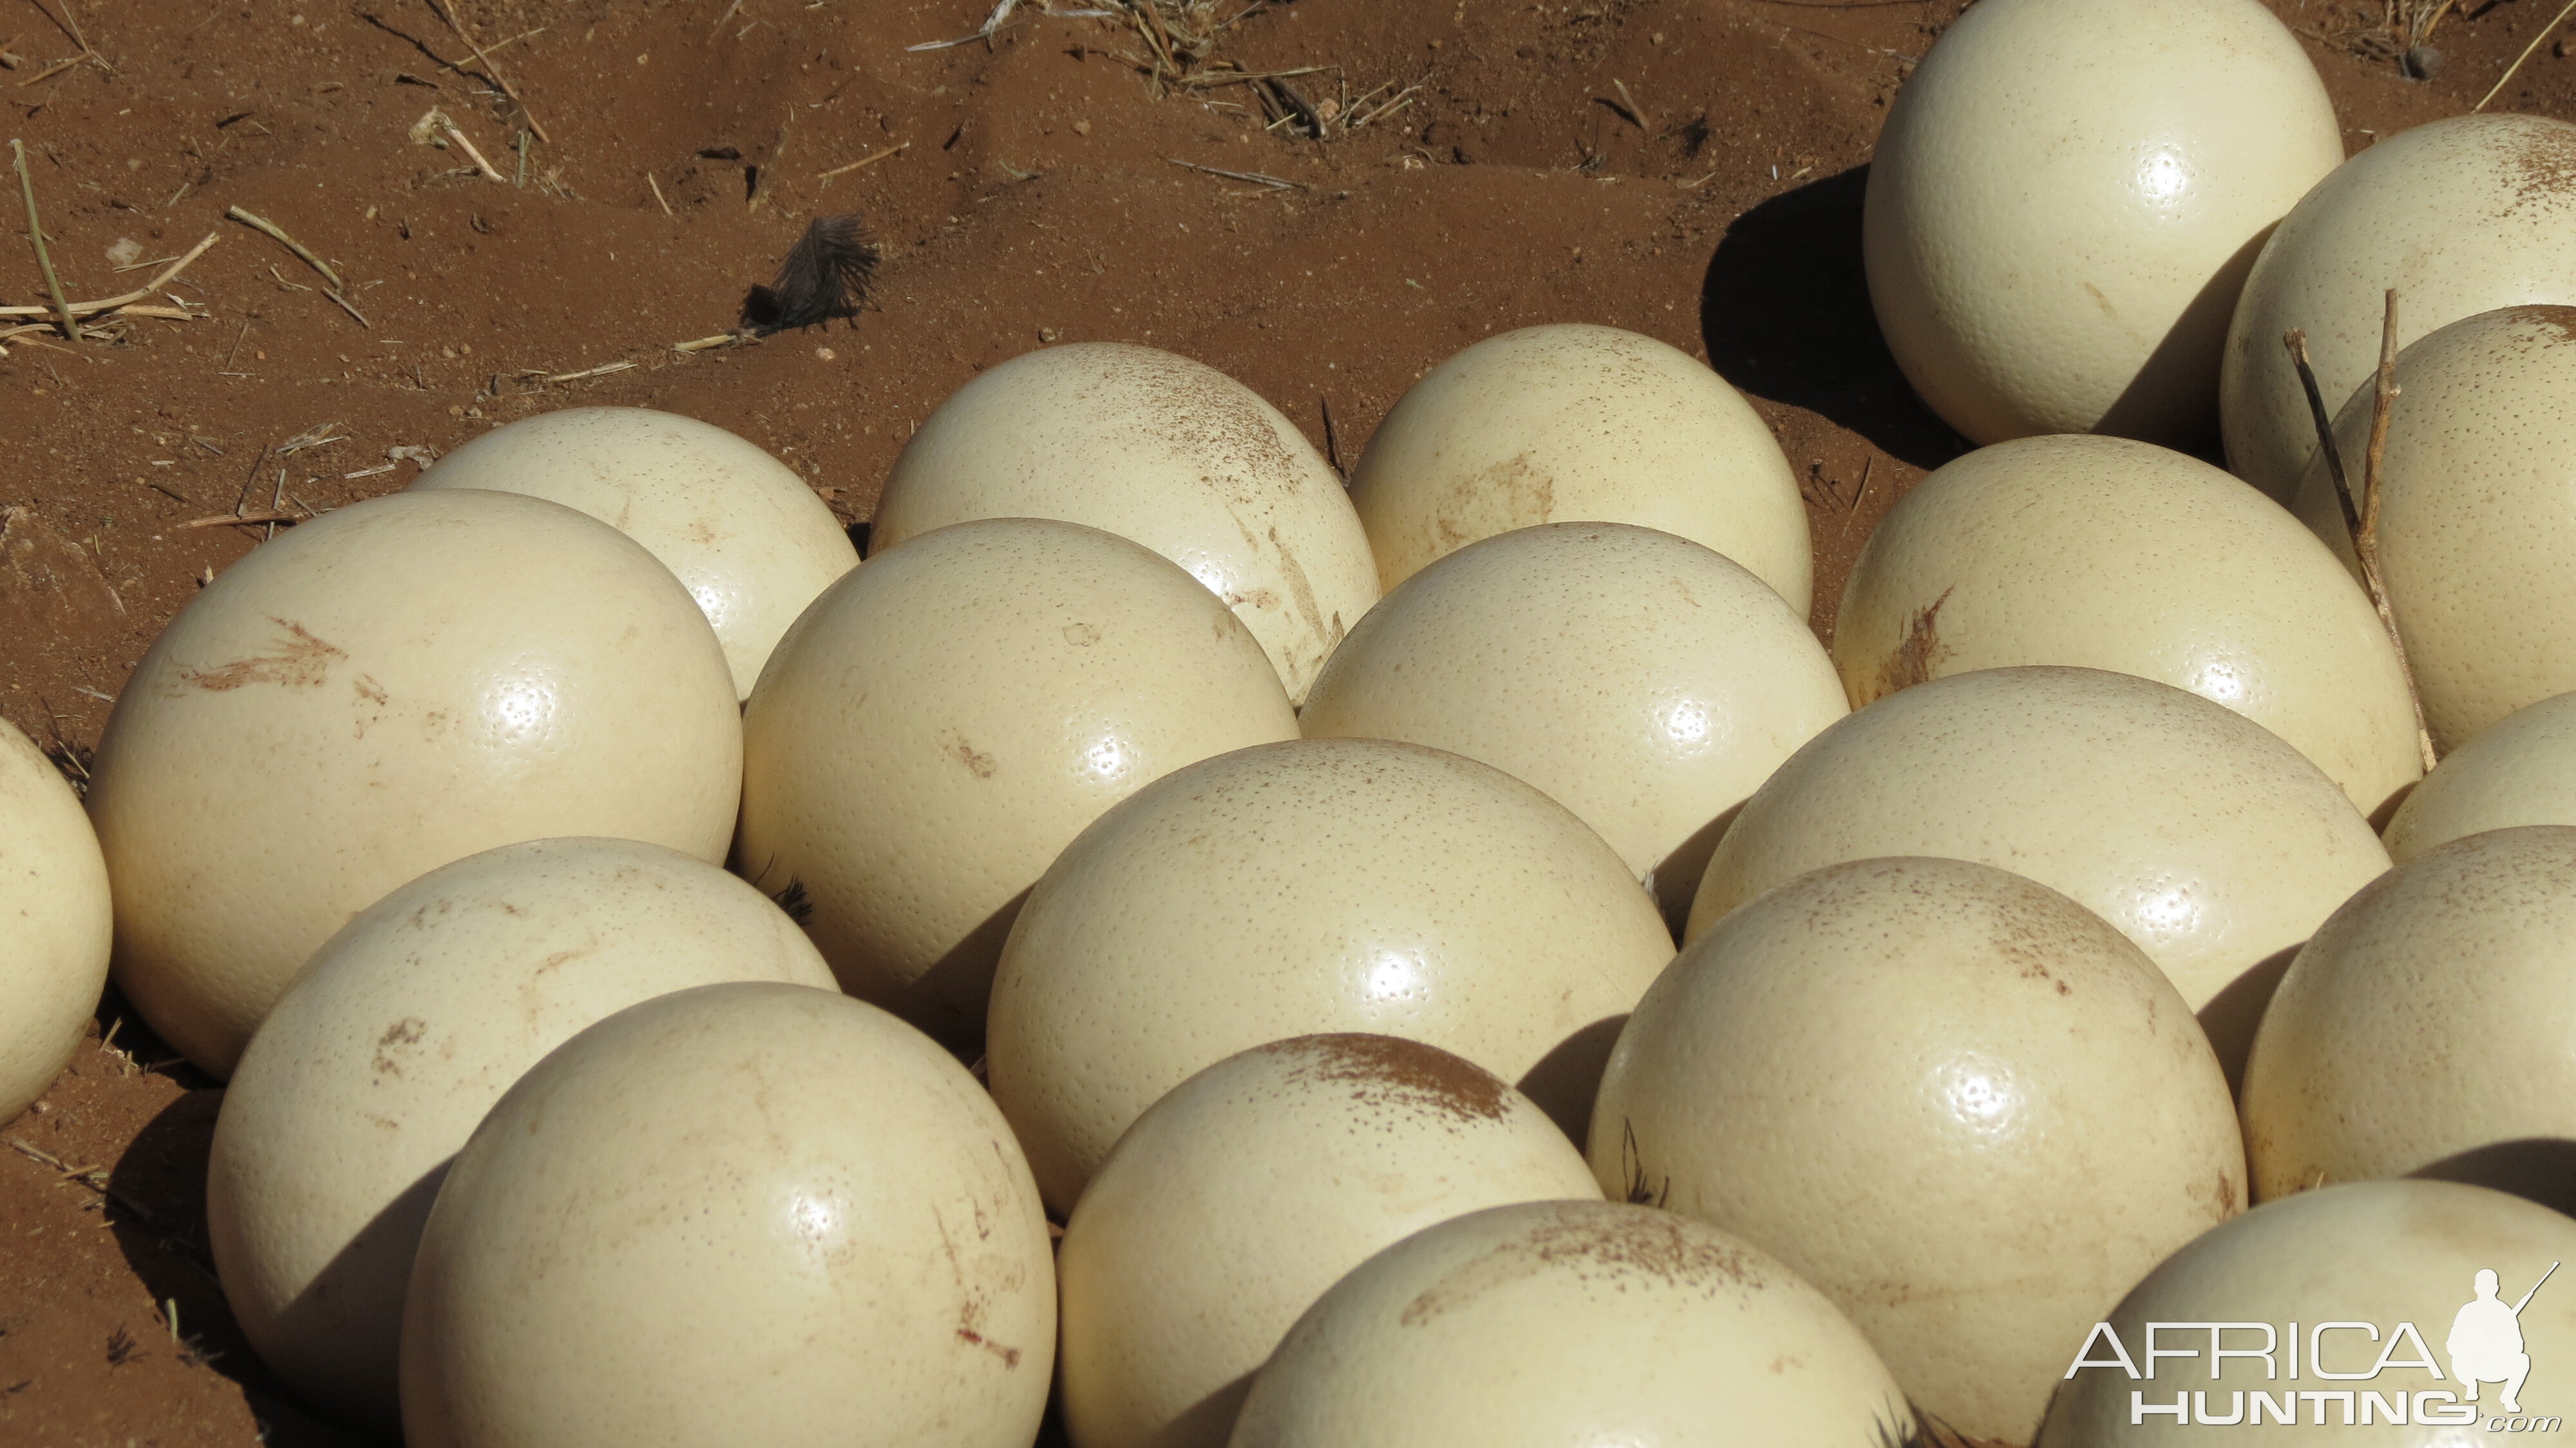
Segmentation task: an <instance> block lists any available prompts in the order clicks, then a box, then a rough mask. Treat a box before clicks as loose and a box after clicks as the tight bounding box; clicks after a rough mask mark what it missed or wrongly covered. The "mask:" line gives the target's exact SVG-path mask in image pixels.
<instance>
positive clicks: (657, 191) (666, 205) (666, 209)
mask: <svg viewBox="0 0 2576 1448" xmlns="http://www.w3.org/2000/svg"><path fill="white" fill-rule="evenodd" d="M644 184H645V185H647V186H650V187H652V188H653V199H654V200H655V201H660V202H661V203H662V214H663V215H664V216H668V215H670V214H671V203H670V202H668V201H664V200H663V199H662V183H661V182H659V181H656V180H654V179H653V173H652V172H650V171H647V172H645V173H644Z"/></svg>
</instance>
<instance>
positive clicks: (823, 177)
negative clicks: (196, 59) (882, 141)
mask: <svg viewBox="0 0 2576 1448" xmlns="http://www.w3.org/2000/svg"><path fill="white" fill-rule="evenodd" d="M911 145H912V143H911V142H910V141H899V142H897V143H895V144H894V145H891V146H888V147H886V148H885V149H884V150H882V151H879V152H877V153H876V154H875V155H873V156H861V157H860V158H859V159H857V160H855V161H852V162H851V163H850V164H848V165H846V166H835V167H833V168H832V169H831V170H829V171H817V172H815V173H814V179H815V180H817V181H829V180H831V179H832V178H833V177H835V176H846V175H848V174H849V173H851V172H852V171H857V170H860V169H862V168H864V167H868V166H873V165H875V164H876V163H878V162H879V161H882V160H884V159H885V158H886V157H888V156H891V155H894V154H895V153H896V152H898V151H902V150H905V149H907V148H909V147H910V146H911Z"/></svg>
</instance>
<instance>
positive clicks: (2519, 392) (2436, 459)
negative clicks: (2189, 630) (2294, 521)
mask: <svg viewBox="0 0 2576 1448" xmlns="http://www.w3.org/2000/svg"><path fill="white" fill-rule="evenodd" d="M2569 129H2570V132H2571V134H2576V127H2571V128H2569ZM2570 165H2571V166H2576V151H2571V160H2570ZM2571 178H2576V172H2571ZM2570 184H2571V185H2576V179H2571V183H2570ZM2566 215H2567V220H2568V228H2569V230H2570V231H2571V232H2576V210H2571V211H2569V212H2568V213H2566ZM2569 295H2571V296H2576V285H2571V287H2570V289H2569ZM2394 380H2395V382H2396V384H2397V388H2398V393H2397V398H2396V400H2395V401H2394V402H2392V403H2391V404H2390V405H2389V410H2388V437H2387V445H2386V449H2385V452H2384V453H2383V454H2382V461H2381V467H2380V474H2379V572H2380V577H2381V578H2382V579H2383V580H2385V581H2386V583H2387V586H2388V605H2389V611H2390V612H2391V613H2393V614H2395V615H2396V617H2397V629H2398V632H2399V633H2401V634H2402V635H2404V636H2405V639H2406V659H2407V662H2408V663H2409V664H2411V665H2412V666H2413V667H2414V670H2415V686H2416V688H2417V689H2418V690H2419V691H2420V692H2421V693H2422V695H2423V699H2424V720H2425V723H2426V724H2427V725H2428V726H2429V727H2430V728H2431V730H2432V732H2433V744H2434V746H2435V747H2436V748H2437V749H2439V750H2441V751H2442V752H2444V753H2448V752H2450V751H2451V750H2454V749H2457V748H2459V747H2460V746H2461V745H2463V744H2466V743H2468V742H2469V741H2470V740H2472V739H2474V738H2476V737H2477V735H2478V732H2479V731H2480V730H2482V729H2485V728H2486V727H2487V726H2488V725H2490V724H2493V723H2495V722H2496V721H2497V720H2499V719H2502V718H2503V717H2504V716H2506V715H2507V714H2510V713H2512V712H2513V711H2514V710H2516V709H2519V708H2521V707H2523V706H2524V705H2526V704H2534V703H2538V702H2539V701H2540V700H2542V699H2546V698H2548V697H2550V696H2551V695H2553V694H2563V693H2565V692H2567V691H2568V690H2570V689H2576V569H2571V568H2570V567H2569V566H2568V559H2569V557H2570V556H2571V555H2576V409H2571V408H2570V407H2569V406H2568V398H2569V397H2570V396H2571V395H2576V307H2508V308H2504V309H2501V310H2498V311H2493V312H2483V313H2480V314H2479V315H2477V316H2474V317H2466V318H2463V319H2461V320H2459V321H2457V322H2453V323H2452V324H2451V325H2449V326H2447V327H2444V328H2442V329H2441V330H2439V331H2436V332H2434V333H2432V334H2431V335H2429V336H2427V337H2425V338H2424V339H2423V340H2421V341H2419V342H2417V343H2415V344H2414V345H2413V346H2411V347H2408V348H2407V349H2406V350H2405V351H2404V352H2401V353H2399V354H2398V357H2397V366H2396V369H2395V373H2394ZM2373 390H2374V389H2373V388H2372V387H2370V386H2368V385H2364V386H2363V387H2361V388H2360V389H2359V390H2358V391H2356V392H2355V393H2354V394H2353V396H2352V398H2351V400H2350V401H2349V402H2347V403H2346V404H2345V405H2344V408H2343V411H2342V412H2341V413H2339V414H2337V416H2336V418H2335V438H2336V442H2337V449H2338V451H2340V452H2341V453H2342V454H2343V456H2344V457H2345V459H2347V462H2346V464H2345V466H2346V467H2347V468H2349V469H2354V470H2356V471H2354V472H2353V473H2352V475H2351V481H2352V482H2353V483H2354V484H2355V485H2358V484H2359V483H2360V481H2361V479H2360V474H2359V472H2358V471H2357V470H2358V469H2359V468H2360V467H2361V460H2362V458H2363V457H2364V455H2365V454H2366V453H2367V451H2368V448H2369V437H2370V411H2371V405H2372V393H2373ZM2328 395H2329V396H2332V395H2333V394H2328ZM2297 503H2298V514H2299V517H2300V519H2301V520H2302V521H2304V522H2306V523H2307V525H2308V526H2309V528H2310V529H2312V530H2314V531H2315V532H2316V533H2317V535H2318V536H2319V537H2322V538H2324V539H2325V540H2326V542H2327V545H2328V546H2330V547H2332V548H2333V549H2334V550H2335V551H2336V552H2337V553H2338V554H2339V555H2341V556H2342V557H2343V558H2345V559H2346V560H2348V561H2349V560H2350V559H2351V558H2352V556H2353V555H2352V535H2351V532H2350V531H2349V530H2348V529H2347V528H2346V527H2345V525H2344V521H2343V508H2342V505H2341V503H2340V502H2339V500H2338V499H2337V498H2336V495H2335V492H2334V483H2333V481H2332V479H2331V478H2329V477H2328V476H2327V475H2326V469H2325V464H2324V462H2323V460H2322V459H2320V460H2319V461H2318V462H2317V463H2316V464H2315V465H2314V466H2312V467H2311V468H2310V469H2309V472H2308V476H2307V477H2306V478H2305V479H2304V480H2302V482H2301V483H2300V486H2299V496H2298V500H2297ZM2353 567H2354V576H2355V577H2356V578H2357V577H2359V576H2360V575H2359V565H2358V564H2354V565H2353Z"/></svg>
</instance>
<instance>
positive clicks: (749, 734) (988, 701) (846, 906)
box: [734, 518, 1297, 1048]
mask: <svg viewBox="0 0 2576 1448" xmlns="http://www.w3.org/2000/svg"><path fill="white" fill-rule="evenodd" d="M743 728H744V756H745V769H744V784H743V808H742V831H741V836H740V839H739V842H738V843H737V845H736V848H735V852H734V859H735V868H736V869H738V870H740V871H741V872H742V873H743V874H744V875H745V876H747V877H749V878H750V879H751V880H752V881H753V882H754V883H755V884H757V885H759V886H760V888H761V889H763V890H766V891H769V892H771V893H772V894H773V895H776V896H777V897H778V898H779V899H781V900H782V901H783V902H785V903H787V904H788V905H789V906H790V907H791V908H792V909H794V910H795V911H796V912H797V913H798V915H799V916H800V917H801V918H802V919H803V920H804V922H805V925H806V928H807V929H808V930H810V931H811V932H812V933H813V936H814V941H815V943H816V944H817V945H819V946H820V947H821V948H822V951H823V957H824V959H826V960H828V961H830V962H831V963H832V969H833V972H834V973H835V974H836V975H838V976H839V977H840V980H841V985H842V988H843V989H845V990H848V991H849V992H850V993H851V994H853V995H856V996H858V997H860V998H861V999H863V1000H869V1001H874V1002H875V1003H877V1004H878V1005H881V1006H884V1007H885V1008H886V1009H888V1010H891V1011H893V1012H894V1013H896V1014H897V1015H900V1016H902V1017H904V1018H905V1019H906V1020H909V1021H911V1022H912V1023H913V1024H914V1025H917V1026H919V1027H921V1028H922V1029H923V1030H926V1031H929V1032H930V1033H931V1034H932V1035H935V1036H937V1037H939V1038H940V1039H941V1040H943V1041H947V1042H949V1043H950V1044H952V1045H955V1046H958V1047H960V1048H971V1047H972V1045H973V1043H974V1042H975V1041H976V1040H977V1039H978V1038H979V1037H980V1035H981V1034H982V1031H983V1027H984V1011H985V1003H986V1000H987V997H988V996H989V994H990V992H991V988H992V980H993V965H994V962H995V960H996V959H997V958H998V957H999V956H1000V953H1001V949H1002V940H1003V937H1004V936H1005V935H1007V934H1008V933H1009V932H1010V928H1011V921H1012V918H1013V916H1014V915H1015V914H1016V913H1017V911H1018V909H1019V902H1020V900H1021V899H1022V898H1023V897H1024V896H1025V895H1026V894H1027V893H1028V889H1029V886H1030V885H1031V884H1033V883H1035V882H1036V880H1037V878H1038V876H1039V875H1040V874H1041V873H1042V872H1044V871H1045V869H1046V868H1047V865H1048V863H1049V862H1050V861H1052V860H1054V859H1055V857H1056V855H1057V853H1058V852H1060V851H1061V850H1063V848H1064V847H1065V845H1066V844H1068V843H1069V842H1071V841H1072V839H1073V838H1074V836H1075V835H1077V834H1080V833H1081V832H1082V829H1083V827H1084V826H1086V825H1088V824H1090V823H1091V822H1092V821H1093V820H1094V819H1097V818H1098V817H1099V815H1100V812H1101V811H1102V810H1105V809H1107V808H1109V807H1110V806H1111V805H1113V804H1115V803H1117V802H1118V801H1119V800H1121V799H1124V798H1126V797H1127V796H1128V795H1130V794H1133V793H1134V792H1136V791H1137V790H1138V789H1140V788H1142V787H1143V786H1144V785H1145V784H1147V783H1148V782H1149V781H1151V780H1153V779H1156V778H1158V777H1160V776H1162V775H1165V774H1168V773H1170V772H1171V771H1172V770H1175V769H1178V768H1180V767H1182V766H1183V765H1187V764H1192V763H1195V762H1197V761H1199V760H1201V759H1205V758H1208V757H1209V756H1211V755H1216V754H1223V753H1225V752H1227V751H1228V750H1233V749H1240V748H1243V747H1245V746H1247V745H1253V744H1266V743H1271V742H1274V741H1277V740H1283V739H1294V738H1295V737H1297V716H1296V714H1295V713H1294V711H1292V710H1291V709H1290V708H1289V707H1288V698H1287V695H1286V694H1284V693H1282V692H1281V691H1280V687H1279V679H1278V676H1277V675H1275V674H1273V673H1272V672H1271V670H1270V665H1269V663H1268V661H1266V660H1265V659H1264V658H1263V657H1262V654H1261V646H1260V645H1259V644H1258V643H1257V642H1255V641H1254V639H1253V637H1252V635H1251V634H1250V633H1249V632H1248V631H1247V630H1246V629H1245V628H1244V626H1243V624H1242V623H1241V622H1239V621H1238V619H1237V616H1236V615H1234V614H1232V613H1229V612H1227V611H1226V607H1225V605H1224V604H1222V603H1220V602H1218V601H1217V600H1216V599H1215V598H1214V597H1212V596H1210V595H1209V593H1208V592H1207V590H1206V589H1203V588H1201V587H1199V586H1198V584H1197V583H1196V582H1194V581H1192V580H1191V578H1190V576H1189V575H1188V574H1186V573H1183V572H1182V571H1181V570H1180V569H1179V568H1177V567H1174V566H1173V565H1172V564H1171V563H1169V562H1167V561H1165V560H1164V559H1162V558H1158V557H1156V556H1155V555H1154V554H1153V553H1152V552H1150V551H1148V550H1147V549H1145V548H1144V547H1142V546H1140V545H1138V544H1135V543H1131V542H1129V541H1127V540H1126V539H1124V538H1120V537H1117V536H1115V535H1113V534H1109V533H1104V532H1101V531H1100V530H1099V529H1096V528H1085V527H1082V526H1080V525H1078V524H1073V523H1063V522H1057V521H1054V520H1051V519H1043V518H990V519H985V520H982V521H979V522H973V523H960V524H957V525H956V526H954V527H950V528H943V529H941V530H939V531H938V532H936V533H929V534H924V535H923V536H921V537H919V538H916V539H913V540H912V541H910V542H908V543H903V544H900V545H898V546H896V547H894V548H892V549H889V550H887V551H885V552H882V553H879V554H878V555H877V556H876V557H875V558H873V559H871V560H870V561H869V562H868V564H867V566H866V567H864V568H862V569H860V570H859V571H857V572H855V573H853V574H850V575H849V576H848V577H847V578H845V579H844V580H843V581H842V582H841V583H839V584H837V585H835V586H834V587H833V588H832V589H831V590H829V591H828V592H826V593H825V594H824V595H823V596H822V597H821V598H820V599H817V600H816V601H815V603H814V606H813V607H812V608H811V609H810V610H808V611H807V612H806V615H805V617H804V618H802V619H800V620H799V621H798V622H797V625H796V627H795V629H794V630H793V631H792V632H791V633H790V634H789V635H788V637H787V638H786V640H785V641H784V642H782V643H781V644H780V646H779V649H778V653H777V655H776V657H775V659H774V661H773V662H772V664H771V665H770V668H769V671H768V673H767V674H765V675H764V676H763V677H762V679H761V682H760V687H759V689H758V690H756V691H755V692H754V693H753V694H752V698H751V705H750V707H749V708H748V709H747V710H746V711H745V712H744V716H743Z"/></svg>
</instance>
